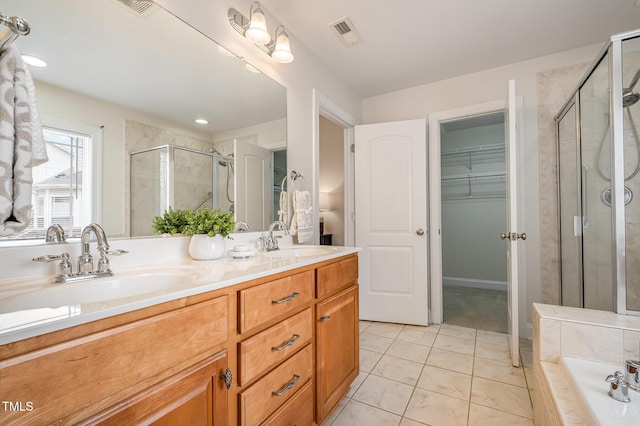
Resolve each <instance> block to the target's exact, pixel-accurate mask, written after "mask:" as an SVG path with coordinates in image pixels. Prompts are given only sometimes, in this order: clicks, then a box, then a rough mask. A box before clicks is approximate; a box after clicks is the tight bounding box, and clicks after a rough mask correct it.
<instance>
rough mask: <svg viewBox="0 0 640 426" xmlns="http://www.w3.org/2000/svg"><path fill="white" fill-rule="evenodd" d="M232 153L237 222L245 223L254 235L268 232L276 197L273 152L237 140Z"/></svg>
mask: <svg viewBox="0 0 640 426" xmlns="http://www.w3.org/2000/svg"><path fill="white" fill-rule="evenodd" d="M233 152H234V156H235V157H234V158H235V191H234V192H235V208H236V210H235V212H236V220H237V221H243V222H246V223H247V225H249V229H251V230H252V231H254V230H262V229H267V228H268V227H269V224H270V223H271V205H272V202H271V197H272V196H273V194H272V188H273V182H272V181H273V177H272V176H273V173H272V165H271V157H272V156H271V151H269V150H268V149H264V148H261V147H259V146H257V145H254V144H251V143H248V142H242V141H238V140H236V141H235V142H234V146H233Z"/></svg>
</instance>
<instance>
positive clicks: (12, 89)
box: [0, 45, 47, 236]
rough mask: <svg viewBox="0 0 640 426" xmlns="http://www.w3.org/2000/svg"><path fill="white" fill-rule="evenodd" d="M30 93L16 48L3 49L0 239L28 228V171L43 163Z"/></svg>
mask: <svg viewBox="0 0 640 426" xmlns="http://www.w3.org/2000/svg"><path fill="white" fill-rule="evenodd" d="M34 94H35V90H34V86H33V81H32V80H31V76H30V74H29V71H28V70H27V69H26V66H25V64H24V63H23V62H22V58H21V57H20V52H19V51H18V48H17V47H15V46H13V45H12V46H9V47H7V48H6V49H5V50H4V51H3V52H2V54H0V236H9V235H15V234H17V233H19V232H20V231H22V230H24V229H25V228H27V227H28V226H29V222H30V218H31V185H32V182H33V181H32V173H31V169H32V167H33V165H34V164H40V163H43V162H44V161H46V160H47V156H46V150H45V148H44V137H43V136H42V127H41V126H40V124H39V123H37V124H36V123H35V121H34V116H35V117H36V118H38V113H37V109H36V108H35V105H36V103H35V97H34ZM40 144H41V145H40ZM34 146H35V149H34Z"/></svg>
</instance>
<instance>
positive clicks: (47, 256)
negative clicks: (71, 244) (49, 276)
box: [31, 254, 62, 262]
mask: <svg viewBox="0 0 640 426" xmlns="http://www.w3.org/2000/svg"><path fill="white" fill-rule="evenodd" d="M31 260H32V261H33V262H53V261H54V260H62V255H59V254H45V255H44V256H38V257H34V258H33V259H31Z"/></svg>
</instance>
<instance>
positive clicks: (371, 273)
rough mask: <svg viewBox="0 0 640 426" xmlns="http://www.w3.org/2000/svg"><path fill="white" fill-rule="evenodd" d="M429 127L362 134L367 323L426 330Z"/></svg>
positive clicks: (359, 205) (359, 172)
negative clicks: (423, 327) (427, 143)
mask: <svg viewBox="0 0 640 426" xmlns="http://www.w3.org/2000/svg"><path fill="white" fill-rule="evenodd" d="M426 161H427V156H426V120H411V121H401V122H395V123H383V124H371V125H364V126H356V127H355V194H356V196H355V211H356V225H355V227H356V245H357V246H360V247H362V252H361V253H360V260H359V262H360V268H359V280H358V281H359V283H360V318H361V319H364V320H371V321H385V322H395V323H403V324H416V325H427V321H428V310H429V301H428V292H427V289H428V286H427V271H428V268H427V180H426V176H427V169H426Z"/></svg>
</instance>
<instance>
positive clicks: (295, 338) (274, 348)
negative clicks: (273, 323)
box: [271, 334, 300, 351]
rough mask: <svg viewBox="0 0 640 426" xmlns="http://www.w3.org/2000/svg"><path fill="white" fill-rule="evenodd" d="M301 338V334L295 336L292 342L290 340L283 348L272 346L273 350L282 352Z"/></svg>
mask: <svg viewBox="0 0 640 426" xmlns="http://www.w3.org/2000/svg"><path fill="white" fill-rule="evenodd" d="M299 338H300V335H299V334H294V335H293V337H292V338H291V340H289V341H288V342H286V343H283V344H282V346H271V349H273V350H274V351H281V350H283V349H284V348H286V347H287V346H291V345H293V344H294V343H295V342H296V340H298V339H299Z"/></svg>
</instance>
